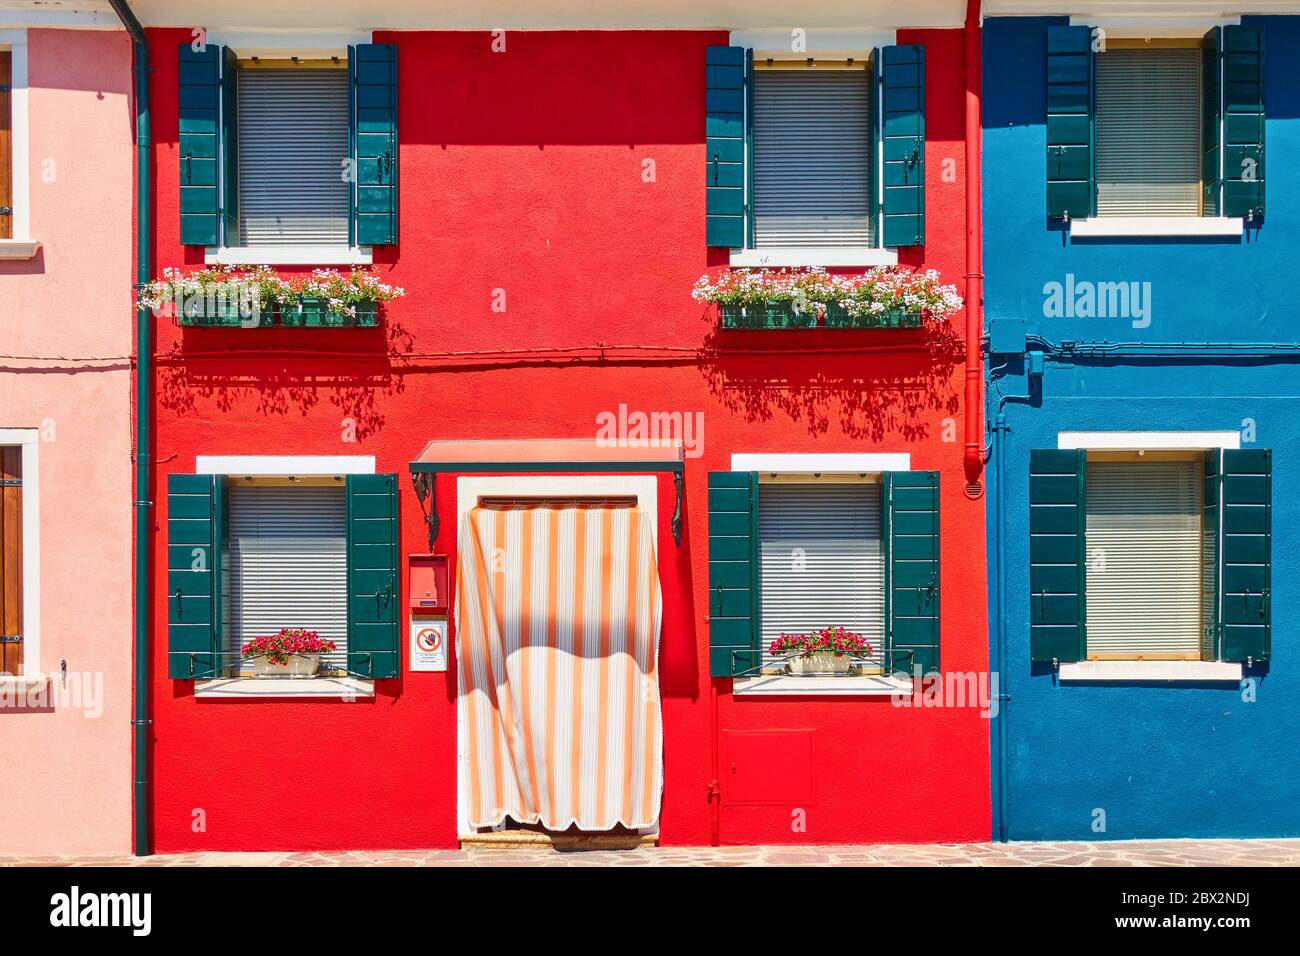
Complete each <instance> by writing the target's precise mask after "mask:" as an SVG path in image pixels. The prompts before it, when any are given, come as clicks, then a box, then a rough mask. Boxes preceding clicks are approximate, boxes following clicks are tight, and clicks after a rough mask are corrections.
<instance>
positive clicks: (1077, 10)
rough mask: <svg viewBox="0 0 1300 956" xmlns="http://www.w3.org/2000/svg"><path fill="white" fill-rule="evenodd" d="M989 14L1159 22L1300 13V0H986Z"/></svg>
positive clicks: (985, 3)
mask: <svg viewBox="0 0 1300 956" xmlns="http://www.w3.org/2000/svg"><path fill="white" fill-rule="evenodd" d="M983 7H984V16H986V17H999V16H1006V17H1031V16H1032V17H1052V16H1055V17H1068V16H1074V17H1092V18H1095V19H1098V20H1101V19H1105V20H1111V21H1129V20H1131V21H1133V22H1135V23H1136V22H1159V21H1162V20H1176V19H1216V18H1222V17H1233V16H1246V15H1248V14H1252V13H1258V14H1283V13H1300V0H984V4H983Z"/></svg>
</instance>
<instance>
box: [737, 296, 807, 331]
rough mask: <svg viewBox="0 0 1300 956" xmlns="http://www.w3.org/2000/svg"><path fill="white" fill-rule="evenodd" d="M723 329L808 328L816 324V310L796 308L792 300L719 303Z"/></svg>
mask: <svg viewBox="0 0 1300 956" xmlns="http://www.w3.org/2000/svg"><path fill="white" fill-rule="evenodd" d="M718 315H719V316H720V317H721V320H722V327H723V328H724V329H808V328H812V327H813V326H815V325H816V324H817V311H816V310H815V309H812V308H804V309H802V310H800V309H797V308H796V307H795V304H794V303H793V302H759V303H756V304H752V305H721V304H720V305H719V306H718Z"/></svg>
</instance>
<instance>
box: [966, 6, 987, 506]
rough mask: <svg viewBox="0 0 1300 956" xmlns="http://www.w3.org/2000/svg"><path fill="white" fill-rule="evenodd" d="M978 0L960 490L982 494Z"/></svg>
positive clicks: (970, 12)
mask: <svg viewBox="0 0 1300 956" xmlns="http://www.w3.org/2000/svg"><path fill="white" fill-rule="evenodd" d="M980 53H981V51H980V0H966V71H965V72H966V422H965V432H966V435H965V439H966V445H965V450H964V452H963V454H962V465H963V469H964V471H965V472H966V495H967V497H969V498H978V497H979V496H980V494H981V493H982V491H981V488H980V475H981V473H982V472H983V470H984V453H983V438H984V435H983V432H982V431H981V430H980V402H981V399H980V385H981V379H982V377H983V371H982V369H981V368H980V336H981V334H982V332H983V328H984V251H983V245H982V238H981V233H982V231H983V228H982V224H981V219H980V216H981V213H980V178H981V177H980Z"/></svg>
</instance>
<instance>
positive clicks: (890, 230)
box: [880, 44, 925, 246]
mask: <svg viewBox="0 0 1300 956" xmlns="http://www.w3.org/2000/svg"><path fill="white" fill-rule="evenodd" d="M880 52H881V68H880V78H881V111H880V112H881V124H880V128H881V136H882V138H883V140H884V153H885V156H884V168H883V170H882V176H883V179H884V188H885V198H884V217H883V219H884V245H886V246H919V245H923V244H924V243H925V47H923V46H921V45H920V44H908V45H906V46H887V47H884V48H883V49H882V50H881V51H880Z"/></svg>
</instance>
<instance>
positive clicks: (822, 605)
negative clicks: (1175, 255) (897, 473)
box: [758, 482, 885, 665]
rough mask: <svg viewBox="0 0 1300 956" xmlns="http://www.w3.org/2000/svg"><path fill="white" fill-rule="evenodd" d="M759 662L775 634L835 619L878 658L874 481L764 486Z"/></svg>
mask: <svg viewBox="0 0 1300 956" xmlns="http://www.w3.org/2000/svg"><path fill="white" fill-rule="evenodd" d="M758 540H759V565H760V582H761V583H760V588H761V590H760V592H759V598H760V601H761V604H762V606H761V611H760V618H761V634H762V641H763V662H764V664H765V665H766V664H768V663H769V661H770V657H769V655H768V654H767V648H768V646H769V645H770V644H771V642H772V641H774V640H776V639H777V638H778V637H780V635H781V632H782V631H785V632H786V633H794V632H800V633H807V632H809V631H813V630H819V629H821V628H823V627H829V626H830V625H833V624H840V625H843V626H844V627H846V628H848V629H849V630H850V631H856V632H858V633H860V634H862V636H863V637H865V638H866V639H867V641H868V643H870V644H871V650H872V657H873V658H875V659H877V660H879V659H880V658H881V645H882V643H883V642H884V636H885V602H884V594H885V564H884V557H883V554H882V552H881V548H880V485H879V484H867V483H861V482H858V483H834V482H816V483H811V482H810V483H803V484H781V483H764V484H762V485H760V487H759V493H758Z"/></svg>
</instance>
